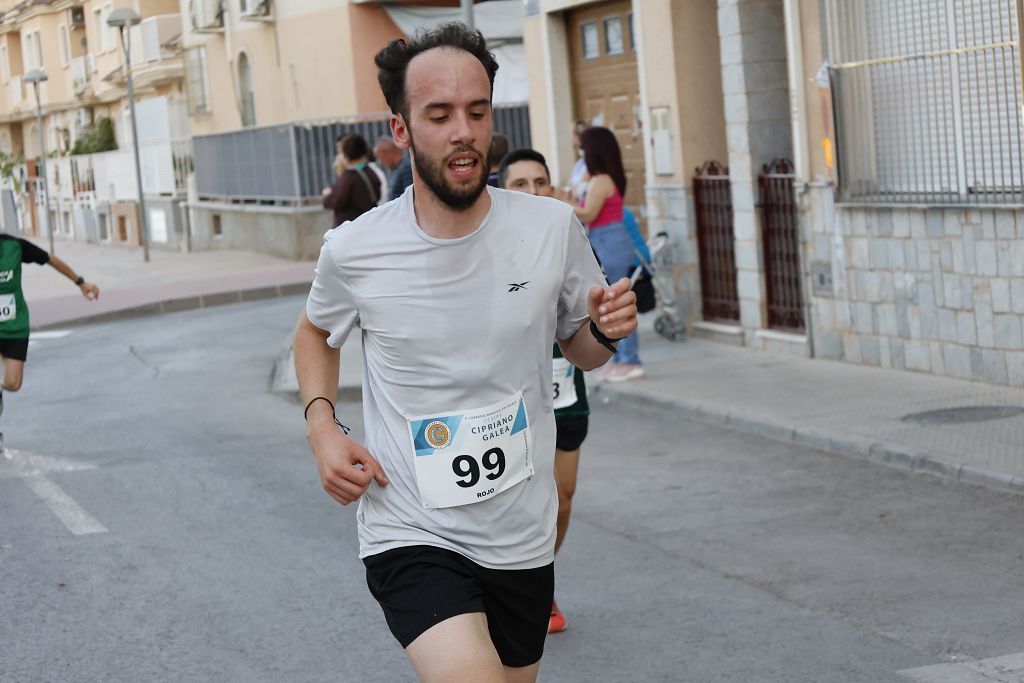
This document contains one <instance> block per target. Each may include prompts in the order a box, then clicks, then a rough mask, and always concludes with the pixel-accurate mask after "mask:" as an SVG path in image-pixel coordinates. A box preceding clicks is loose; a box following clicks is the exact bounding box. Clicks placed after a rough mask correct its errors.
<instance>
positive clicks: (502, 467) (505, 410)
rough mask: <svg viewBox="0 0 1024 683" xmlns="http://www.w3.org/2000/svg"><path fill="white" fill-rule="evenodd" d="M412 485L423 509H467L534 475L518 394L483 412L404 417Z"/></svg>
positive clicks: (527, 424) (525, 419)
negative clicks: (413, 473) (412, 466)
mask: <svg viewBox="0 0 1024 683" xmlns="http://www.w3.org/2000/svg"><path fill="white" fill-rule="evenodd" d="M408 424H409V436H410V441H411V446H412V451H413V461H414V462H415V465H416V485H417V487H418V488H419V492H420V499H421V500H422V502H423V506H424V507H426V508H447V507H456V506H459V505H471V504H473V503H478V502H480V501H483V500H487V499H489V498H492V497H494V496H496V495H498V494H499V493H501V492H502V491H506V490H508V489H509V488H511V487H513V486H515V485H516V484H518V483H519V482H521V481H522V480H524V479H526V478H527V477H530V476H532V475H533V459H532V457H531V450H532V448H533V437H532V435H531V432H530V422H529V419H528V417H527V414H526V402H525V401H524V400H523V394H522V392H521V391H520V392H517V393H516V394H515V395H513V396H511V397H509V398H507V399H505V400H502V401H499V402H498V403H494V404H492V405H489V406H484V407H482V408H475V409H469V410H452V411H446V412H445V413H442V414H440V415H438V414H435V415H425V416H421V417H414V418H409V419H408Z"/></svg>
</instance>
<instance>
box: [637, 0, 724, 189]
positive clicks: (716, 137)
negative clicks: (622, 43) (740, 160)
mask: <svg viewBox="0 0 1024 683" xmlns="http://www.w3.org/2000/svg"><path fill="white" fill-rule="evenodd" d="M717 15H718V10H717V5H716V2H715V0H687V2H673V3H672V32H673V44H672V52H673V54H674V55H675V70H676V72H675V76H676V93H677V96H678V100H677V101H678V103H679V129H680V139H681V142H682V167H681V168H680V169H679V175H680V180H681V181H682V182H684V183H686V184H689V182H690V178H691V176H692V175H693V169H694V168H695V167H697V166H699V165H701V164H703V163H704V162H705V161H708V160H710V159H715V160H719V161H723V162H724V161H725V160H726V157H727V156H728V154H729V150H728V147H727V144H726V139H725V111H724V105H723V100H722V68H721V60H720V58H719V40H718V18H717ZM645 28H647V27H646V26H645ZM645 35H647V34H645ZM653 54H657V53H653Z"/></svg>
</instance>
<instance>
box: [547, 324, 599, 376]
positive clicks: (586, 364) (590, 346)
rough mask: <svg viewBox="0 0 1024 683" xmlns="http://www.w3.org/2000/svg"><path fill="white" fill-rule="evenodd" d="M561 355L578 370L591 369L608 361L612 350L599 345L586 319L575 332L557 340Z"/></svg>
mask: <svg viewBox="0 0 1024 683" xmlns="http://www.w3.org/2000/svg"><path fill="white" fill-rule="evenodd" d="M558 345H559V346H560V347H561V349H562V355H563V356H565V357H566V359H568V361H569V362H570V363H572V364H573V365H575V366H576V367H578V368H579V369H580V370H593V369H594V368H599V367H601V366H602V365H604V364H605V363H607V362H608V359H609V358H611V357H612V352H611V351H609V350H608V349H606V348H605V347H604V346H602V345H601V343H600V342H598V341H597V339H596V338H595V337H594V335H593V334H592V333H591V332H590V321H589V320H587V321H586V322H585V323H583V325H582V326H581V327H580V329H578V330H576V333H575V334H574V335H572V336H571V337H569V338H568V339H566V340H564V341H562V340H559V342H558Z"/></svg>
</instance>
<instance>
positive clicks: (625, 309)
mask: <svg viewBox="0 0 1024 683" xmlns="http://www.w3.org/2000/svg"><path fill="white" fill-rule="evenodd" d="M632 286H633V283H632V281H631V280H630V279H629V278H628V277H624V278H622V279H621V280H619V281H618V282H616V283H615V284H613V285H611V286H610V287H592V288H591V289H590V296H589V298H588V300H587V312H588V313H589V314H590V319H591V320H593V321H594V323H596V324H597V329H599V330H601V332H602V333H603V334H604V336H606V337H608V338H609V339H622V338H623V337H628V336H629V335H630V334H631V333H632V332H633V331H634V330H635V329H636V325H637V322H636V294H634V293H633V291H632V289H631V287H632Z"/></svg>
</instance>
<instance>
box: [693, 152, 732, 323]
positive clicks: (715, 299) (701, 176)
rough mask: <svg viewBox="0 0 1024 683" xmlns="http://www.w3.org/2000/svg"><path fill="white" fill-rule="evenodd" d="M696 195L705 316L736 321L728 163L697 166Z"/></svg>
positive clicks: (694, 189)
mask: <svg viewBox="0 0 1024 683" xmlns="http://www.w3.org/2000/svg"><path fill="white" fill-rule="evenodd" d="M693 199H694V203H695V204H696V212H697V249H698V252H699V254H700V296H701V304H702V307H701V308H702V313H703V315H704V319H705V320H721V321H726V322H737V321H739V319H740V300H739V296H738V294H737V290H736V250H735V239H736V238H735V235H734V234H733V213H732V184H731V182H730V181H729V169H728V167H726V166H723V165H722V164H719V163H718V162H716V161H709V162H707V163H705V164H704V165H703V166H701V167H700V168H698V169H696V171H695V175H694V178H693Z"/></svg>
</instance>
